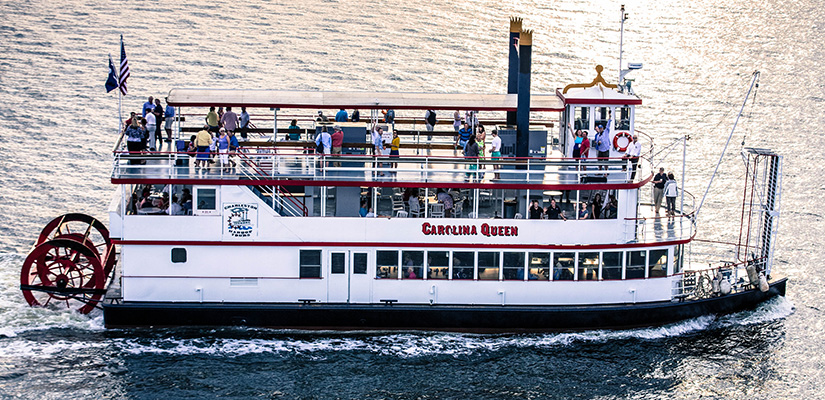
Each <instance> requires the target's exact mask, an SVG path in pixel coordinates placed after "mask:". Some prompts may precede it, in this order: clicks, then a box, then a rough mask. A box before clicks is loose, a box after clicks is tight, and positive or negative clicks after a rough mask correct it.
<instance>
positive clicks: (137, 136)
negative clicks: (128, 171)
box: [124, 117, 146, 164]
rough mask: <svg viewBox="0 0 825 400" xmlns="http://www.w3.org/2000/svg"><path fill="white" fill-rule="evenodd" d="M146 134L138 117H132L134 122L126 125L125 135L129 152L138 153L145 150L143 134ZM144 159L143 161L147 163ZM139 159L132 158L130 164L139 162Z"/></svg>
mask: <svg viewBox="0 0 825 400" xmlns="http://www.w3.org/2000/svg"><path fill="white" fill-rule="evenodd" d="M144 135H145V133H144V130H143V128H142V127H141V126H140V124H139V122H138V119H137V118H135V117H132V122H131V124H129V126H127V127H126V131H125V132H124V136H126V149H127V150H128V151H129V154H132V155H134V154H138V153H140V151H141V150H143V136H144ZM145 162H146V161H143V162H142V163H145ZM137 163H138V162H137V160H135V159H130V160H129V164H137Z"/></svg>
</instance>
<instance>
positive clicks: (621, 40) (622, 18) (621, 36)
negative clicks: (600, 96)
mask: <svg viewBox="0 0 825 400" xmlns="http://www.w3.org/2000/svg"><path fill="white" fill-rule="evenodd" d="M625 21H627V13H626V12H624V4H622V9H621V11H620V16H619V23H620V24H621V28H620V29H619V70H618V71H619V80H618V81H617V82H618V83H619V84H620V85H621V84H622V44H623V43H624V22H625Z"/></svg>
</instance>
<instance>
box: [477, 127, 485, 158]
mask: <svg viewBox="0 0 825 400" xmlns="http://www.w3.org/2000/svg"><path fill="white" fill-rule="evenodd" d="M486 139H487V131H485V130H484V125H479V126H478V130H477V132H476V143H478V158H479V159H482V160H483V159H484V150H485V149H486V148H487V144H486V143H485V142H486Z"/></svg>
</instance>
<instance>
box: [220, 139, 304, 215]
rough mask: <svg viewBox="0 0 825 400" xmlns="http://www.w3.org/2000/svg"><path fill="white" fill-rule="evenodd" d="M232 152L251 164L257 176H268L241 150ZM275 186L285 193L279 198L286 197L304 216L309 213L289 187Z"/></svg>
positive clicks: (247, 163)
mask: <svg viewBox="0 0 825 400" xmlns="http://www.w3.org/2000/svg"><path fill="white" fill-rule="evenodd" d="M233 154H237V155H238V158H239V159H241V160H242V161H243V162H244V163H245V164H246V165H250V164H251V165H252V166H253V167H252V170H253V171H255V172H256V173H258V175H259V176H262V177H266V178H268V177H269V176H268V175H267V174H266V173H265V172H264V171H263V170H261V169H259V168H258V167H257V165H255V163H254V162H252V160H251V159H250V158H249V157H248V156H246V155H245V154H244V153H243V152H237V153H233ZM277 187H278V191H279V192H280V193H284V192H285V193H286V194H287V196H286V197H284V196H283V195H280V197H281V198H286V199H287V200H288V201H289V202H290V203H292V205H293V206H294V207H295V208H297V209H298V210H299V211H301V213H302V214H303V215H304V216H305V217H306V216H307V215H309V209H308V208H307V206H306V204H303V203H300V202H298V201H297V200H296V199H295V195H294V194H293V193H292V192H291V191H289V189H287V188H286V187H284V186H283V185H277ZM272 195H273V196H274V195H275V193H274V192H273V193H272Z"/></svg>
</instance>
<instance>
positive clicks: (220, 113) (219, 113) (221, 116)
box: [218, 107, 223, 127]
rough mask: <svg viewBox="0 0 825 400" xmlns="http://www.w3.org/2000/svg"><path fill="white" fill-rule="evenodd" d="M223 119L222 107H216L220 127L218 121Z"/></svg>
mask: <svg viewBox="0 0 825 400" xmlns="http://www.w3.org/2000/svg"><path fill="white" fill-rule="evenodd" d="M221 119H223V107H218V127H221V126H222V125H220V121H221Z"/></svg>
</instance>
